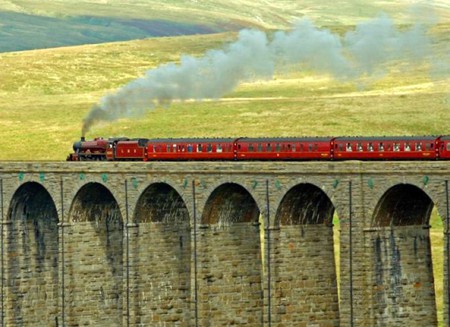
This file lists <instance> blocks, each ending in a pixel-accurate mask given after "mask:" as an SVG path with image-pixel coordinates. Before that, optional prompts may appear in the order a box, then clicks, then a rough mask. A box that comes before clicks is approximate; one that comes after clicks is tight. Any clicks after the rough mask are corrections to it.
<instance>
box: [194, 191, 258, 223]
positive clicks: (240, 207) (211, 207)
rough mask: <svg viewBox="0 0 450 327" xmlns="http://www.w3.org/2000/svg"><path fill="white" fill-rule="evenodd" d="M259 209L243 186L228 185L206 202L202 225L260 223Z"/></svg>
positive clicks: (213, 193)
mask: <svg viewBox="0 0 450 327" xmlns="http://www.w3.org/2000/svg"><path fill="white" fill-rule="evenodd" d="M259 214H260V211H259V208H258V206H257V204H256V202H255V200H254V199H253V197H252V196H251V194H250V193H249V192H248V191H247V190H246V189H244V188H243V187H242V186H240V185H238V184H234V183H226V184H224V185H221V186H220V187H218V188H217V189H215V190H214V191H213V192H212V194H211V195H210V197H209V199H208V201H207V202H206V205H205V209H204V210H203V215H202V224H209V225H216V224H217V225H219V226H229V225H231V224H233V223H241V222H243V223H249V222H258V219H259Z"/></svg>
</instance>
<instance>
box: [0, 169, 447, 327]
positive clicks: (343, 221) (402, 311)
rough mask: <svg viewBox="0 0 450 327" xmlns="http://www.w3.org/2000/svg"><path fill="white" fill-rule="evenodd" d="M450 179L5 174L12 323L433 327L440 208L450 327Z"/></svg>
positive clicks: (389, 172) (0, 190)
mask: <svg viewBox="0 0 450 327" xmlns="http://www.w3.org/2000/svg"><path fill="white" fill-rule="evenodd" d="M448 180H450V165H449V163H448V162H406V161H405V162H358V161H349V162H283V163H279V162H168V163H167V162H146V163H143V162H140V163H137V162H136V163H100V162H95V163H86V162H82V163H67V162H29V163H28V162H3V163H2V164H1V167H0V195H1V196H0V201H1V216H2V218H1V231H0V235H1V261H0V265H1V267H0V268H1V270H0V274H1V276H0V277H1V285H0V288H1V296H0V309H1V316H0V318H1V326H212V327H214V326H277V327H281V326H325V327H326V326H434V325H437V318H436V317H437V310H436V295H435V287H434V283H435V276H434V274H433V269H432V260H437V258H434V257H433V255H432V252H431V247H430V226H429V225H430V215H431V212H432V209H433V208H436V209H437V211H438V212H439V215H440V216H441V217H442V226H443V227H442V233H443V239H444V245H443V247H442V249H441V250H442V252H443V258H441V260H443V267H444V268H443V275H444V277H443V279H444V291H443V295H442V296H443V300H442V301H443V303H444V306H443V314H442V315H443V317H444V323H445V324H446V325H447V324H448V316H449V315H448V312H449V310H450V309H449V305H448V303H449V301H448V298H449V293H448V289H449V287H448V278H447V276H448V271H449V266H450V261H449V255H450V251H449V247H450V243H449V230H448V228H449V219H450V217H449V191H448V190H449V186H448ZM333 224H336V226H339V227H335V228H333ZM333 231H334V232H333ZM334 240H335V241H334ZM338 253H339V255H337V254H338ZM335 257H338V258H339V260H335ZM440 279H441V280H442V277H440ZM338 281H339V282H338ZM437 281H438V279H436V282H437Z"/></svg>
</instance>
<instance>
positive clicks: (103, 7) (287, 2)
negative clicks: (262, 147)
mask: <svg viewBox="0 0 450 327" xmlns="http://www.w3.org/2000/svg"><path fill="white" fill-rule="evenodd" d="M449 7H450V5H449V4H448V2H447V1H445V0H435V1H433V2H430V3H426V2H422V3H421V4H420V7H419V6H418V5H416V6H414V5H411V3H410V1H407V0H396V1H391V2H386V1H381V0H377V1H365V2H361V1H356V0H351V1H345V2H341V3H339V5H336V3H335V2H334V1H331V0H325V1H319V2H317V1H313V0H302V1H292V0H281V1H267V0H205V1H196V0H172V1H159V0H139V1H122V0H52V1H35V0H0V52H9V51H19V50H31V49H42V48H50V47H59V46H65V45H66V46H67V45H82V44H93V43H103V42H112V41H121V40H132V39H142V38H146V37H154V36H174V35H194V34H203V33H214V32H226V31H238V30H240V29H242V28H246V27H247V28H248V27H251V28H258V29H265V30H268V29H271V30H278V29H286V28H290V27H291V26H292V24H293V22H295V21H296V20H298V19H300V18H303V17H308V18H309V19H311V20H313V21H314V22H315V23H316V24H319V25H321V26H330V27H336V26H346V25H351V24H355V23H357V22H360V21H362V20H367V19H370V18H373V17H375V16H377V15H379V14H380V13H381V12H384V13H386V14H388V15H390V16H391V17H393V18H394V19H395V21H396V22H397V23H402V24H411V23H415V22H416V21H417V20H430V21H433V22H436V20H438V21H439V22H440V23H442V22H445V21H447V22H448V21H449V20H450V14H449Z"/></svg>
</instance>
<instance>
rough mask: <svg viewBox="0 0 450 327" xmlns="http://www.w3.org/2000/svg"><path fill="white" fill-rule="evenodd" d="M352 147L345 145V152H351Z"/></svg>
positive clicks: (348, 144)
mask: <svg viewBox="0 0 450 327" xmlns="http://www.w3.org/2000/svg"><path fill="white" fill-rule="evenodd" d="M352 150H353V149H352V145H351V144H350V143H347V146H346V147H345V151H347V152H350V151H352Z"/></svg>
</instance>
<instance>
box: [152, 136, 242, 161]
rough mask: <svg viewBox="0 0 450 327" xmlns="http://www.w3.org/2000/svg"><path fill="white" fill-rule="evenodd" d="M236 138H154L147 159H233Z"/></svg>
mask: <svg viewBox="0 0 450 327" xmlns="http://www.w3.org/2000/svg"><path fill="white" fill-rule="evenodd" d="M236 140H237V139H236V138H190V139H153V140H149V141H148V145H147V156H148V157H147V160H233V159H234V158H235V152H236Z"/></svg>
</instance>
